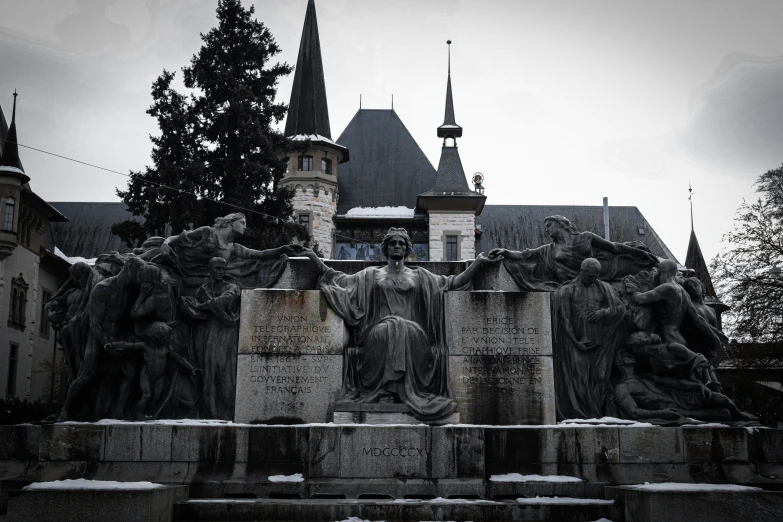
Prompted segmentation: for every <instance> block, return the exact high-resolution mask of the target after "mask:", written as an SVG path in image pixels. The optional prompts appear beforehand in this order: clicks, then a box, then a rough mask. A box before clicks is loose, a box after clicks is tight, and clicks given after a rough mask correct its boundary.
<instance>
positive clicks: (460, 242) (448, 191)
mask: <svg viewBox="0 0 783 522" xmlns="http://www.w3.org/2000/svg"><path fill="white" fill-rule="evenodd" d="M446 43H447V44H448V45H449V67H448V81H447V83H446V111H445V115H444V118H443V125H441V126H440V127H438V137H439V138H443V148H442V149H441V153H440V162H439V163H438V174H437V176H436V177H435V185H434V186H433V187H432V189H430V190H428V191H427V192H424V193H422V194H419V197H418V200H417V203H416V205H417V207H418V208H420V209H422V210H424V211H426V212H427V213H428V216H429V242H430V261H460V260H462V259H473V258H475V257H476V216H478V215H479V214H481V211H482V210H483V209H484V203H486V201H487V197H486V196H484V195H483V194H479V193H478V192H475V191H473V190H470V188H469V187H468V181H467V179H466V178H465V171H464V170H463V169H462V160H461V159H460V157H459V150H458V149H457V138H461V137H462V127H460V126H459V125H457V122H456V120H455V119H454V100H453V99H452V94H451V40H449V41H448V42H446ZM449 140H450V141H449Z"/></svg>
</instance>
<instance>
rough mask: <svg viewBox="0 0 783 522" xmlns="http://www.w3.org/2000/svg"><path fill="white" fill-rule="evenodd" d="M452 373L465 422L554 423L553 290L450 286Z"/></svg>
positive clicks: (447, 302) (449, 333)
mask: <svg viewBox="0 0 783 522" xmlns="http://www.w3.org/2000/svg"><path fill="white" fill-rule="evenodd" d="M446 306H447V324H446V330H447V339H448V344H449V375H450V379H451V387H452V390H453V391H454V394H455V397H456V399H457V403H458V405H459V411H460V422H461V423H464V424H494V425H518V424H554V423H555V394H554V374H553V366H552V364H553V362H552V327H551V321H550V313H549V294H548V293H545V292H531V293H522V292H488V291H478V292H449V293H448V294H447V297H446Z"/></svg>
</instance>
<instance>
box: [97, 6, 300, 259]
mask: <svg viewBox="0 0 783 522" xmlns="http://www.w3.org/2000/svg"><path fill="white" fill-rule="evenodd" d="M254 11H255V9H254V7H253V6H251V7H250V8H248V9H245V8H244V7H242V5H241V2H240V0H220V1H219V2H218V7H217V18H218V25H217V27H215V28H213V29H212V30H210V31H209V32H208V33H207V34H202V35H201V39H202V41H203V42H204V44H203V46H202V47H201V49H200V50H199V52H198V53H197V54H195V55H194V56H193V58H192V59H191V62H190V65H189V66H187V67H184V68H183V69H182V71H183V74H184V83H185V87H187V88H188V89H189V90H190V91H191V92H190V93H189V94H188V95H183V94H180V93H178V92H177V91H176V90H175V89H174V88H173V87H172V81H173V80H174V77H175V74H174V73H172V72H169V71H165V70H164V71H163V74H162V75H161V76H160V77H159V78H158V79H157V80H156V81H155V82H154V83H153V86H152V98H153V104H152V106H151V107H150V108H149V110H148V111H147V113H148V114H150V115H151V116H153V117H155V118H156V119H157V120H158V127H159V128H160V136H151V139H152V143H153V152H152V161H153V165H152V166H149V167H147V168H146V170H145V171H144V172H133V173H131V175H132V178H131V180H130V181H129V182H128V187H127V189H126V190H117V194H118V195H119V196H120V197H121V198H122V200H123V201H124V202H125V204H126V205H127V206H128V209H129V210H130V211H131V212H132V213H133V214H134V215H137V216H143V217H144V220H145V221H144V223H143V225H141V224H138V223H136V222H129V221H125V222H122V223H118V224H116V225H114V226H113V227H112V231H113V232H114V233H115V234H117V235H119V236H120V237H121V238H122V239H123V240H125V241H126V242H127V243H128V244H137V243H138V242H139V240H143V238H144V237H146V236H147V235H167V234H176V233H179V232H180V231H181V230H184V229H188V228H191V227H197V226H201V225H205V224H211V223H212V222H213V221H214V219H215V218H216V217H218V216H222V215H225V214H229V213H231V212H237V211H239V210H238V209H237V208H236V207H242V208H244V209H250V210H252V211H255V212H261V213H263V214H268V215H271V216H275V217H279V218H281V220H280V221H278V220H276V219H267V218H265V217H263V216H261V215H259V214H256V213H249V212H247V211H244V212H245V214H246V217H247V220H248V230H247V233H246V237H245V240H244V241H243V242H244V243H245V244H247V245H248V246H251V247H254V248H268V247H272V246H278V245H280V244H282V243H286V242H290V240H291V239H292V238H293V237H297V238H299V239H302V240H306V239H307V232H306V230H305V229H304V228H303V227H301V226H299V225H296V224H294V223H292V222H289V218H290V217H291V216H292V213H293V207H292V205H291V196H292V194H293V193H292V190H291V189H284V188H283V187H281V186H280V180H281V179H282V177H283V175H284V174H285V172H286V168H287V163H288V159H287V156H289V155H290V153H291V152H292V151H294V150H297V148H301V147H302V144H296V143H295V142H292V141H291V140H290V139H288V138H286V137H285V136H284V135H283V134H282V133H281V132H278V131H277V130H275V129H273V127H272V126H273V125H274V124H276V123H279V122H280V121H281V120H282V119H283V118H284V117H285V114H286V110H287V107H286V104H284V103H276V102H275V95H276V93H277V83H278V80H279V78H280V77H281V76H285V75H287V74H290V73H291V71H292V67H291V66H290V65H288V64H286V63H277V64H274V65H270V64H269V61H270V60H271V59H272V58H273V57H274V56H275V55H277V54H278V53H279V52H280V48H279V47H278V46H277V44H276V43H275V40H274V37H273V36H272V34H271V33H270V31H269V29H268V28H267V27H266V26H265V25H264V24H263V23H262V22H259V21H257V20H255V19H254V17H253V13H254ZM194 194H196V195H198V197H196V196H195V195H194ZM212 200H216V201H219V202H221V203H215V202H214V201H212ZM134 223H136V224H134Z"/></svg>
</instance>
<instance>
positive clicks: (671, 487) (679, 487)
mask: <svg viewBox="0 0 783 522" xmlns="http://www.w3.org/2000/svg"><path fill="white" fill-rule="evenodd" d="M623 487H624V488H626V489H632V490H634V491H691V492H707V491H722V492H726V491H762V489H761V488H755V487H751V486H740V485H738V484H691V483H687V482H661V483H658V484H650V483H645V484H636V485H633V486H623Z"/></svg>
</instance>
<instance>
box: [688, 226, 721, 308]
mask: <svg viewBox="0 0 783 522" xmlns="http://www.w3.org/2000/svg"><path fill="white" fill-rule="evenodd" d="M685 266H686V267H688V268H690V269H692V270H693V271H694V272H696V277H697V278H698V280H699V281H701V285H702V286H703V287H704V294H705V295H706V296H708V297H716V295H717V294H716V293H715V287H714V286H713V285H712V278H711V277H710V271H709V269H708V268H707V263H706V262H705V261H704V256H703V255H702V253H701V247H699V240H698V239H696V232H694V231H693V229H691V239H690V241H688V253H687V254H685Z"/></svg>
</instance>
